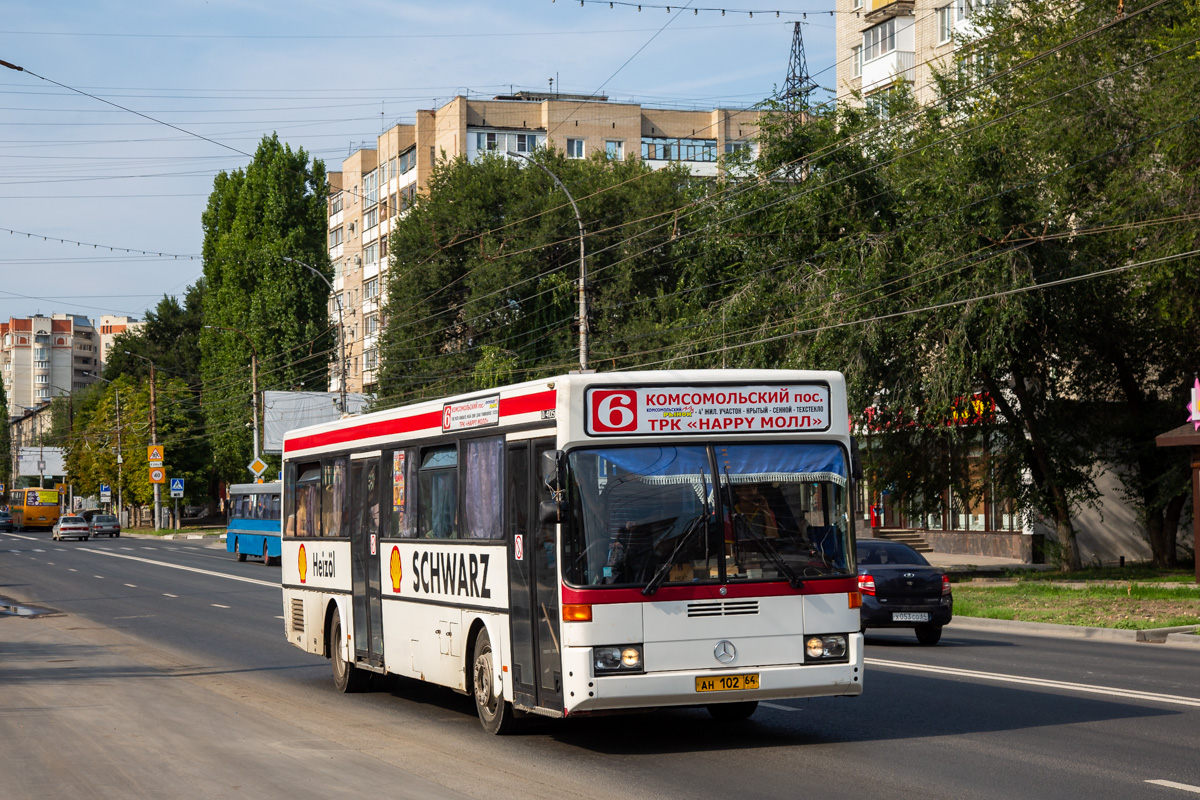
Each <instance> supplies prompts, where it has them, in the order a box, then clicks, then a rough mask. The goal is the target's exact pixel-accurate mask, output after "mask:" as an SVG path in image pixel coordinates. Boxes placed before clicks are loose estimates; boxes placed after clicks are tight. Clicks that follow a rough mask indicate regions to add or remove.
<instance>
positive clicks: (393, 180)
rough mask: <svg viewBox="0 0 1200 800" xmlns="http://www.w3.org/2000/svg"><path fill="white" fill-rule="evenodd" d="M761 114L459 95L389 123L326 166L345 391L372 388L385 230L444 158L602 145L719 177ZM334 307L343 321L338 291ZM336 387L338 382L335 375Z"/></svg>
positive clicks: (585, 151) (583, 151)
mask: <svg viewBox="0 0 1200 800" xmlns="http://www.w3.org/2000/svg"><path fill="white" fill-rule="evenodd" d="M758 116H759V113H758V112H757V111H750V110H744V109H722V108H717V109H712V110H706V111H682V110H673V109H652V108H644V107H642V106H641V105H639V104H637V103H610V102H608V101H607V100H606V99H605V98H596V97H590V96H574V95H555V94H534V93H527V92H518V93H516V94H512V95H505V96H501V97H496V98H493V99H491V100H476V99H470V98H466V97H461V96H460V97H455V98H454V99H452V100H450V101H449V102H448V103H446V104H445V105H443V106H441V107H440V108H438V109H436V110H432V111H418V112H417V118H416V122H415V123H408V124H398V125H395V126H393V127H392V128H390V129H388V130H387V131H385V132H384V133H382V134H381V135H380V136H379V137H378V138H377V140H376V142H375V147H374V148H369V147H364V148H361V149H359V150H357V151H355V152H354V153H351V154H350V155H349V156H348V157H347V158H346V159H345V160H344V161H343V162H342V169H341V172H331V173H329V259H330V261H331V262H332V263H333V267H334V283H333V287H334V295H335V296H336V295H340V298H341V302H342V313H343V326H344V334H345V342H346V348H345V351H346V365H345V374H346V376H347V377H346V388H347V390H348V391H352V392H368V393H369V392H372V391H373V390H374V387H375V383H376V380H377V374H378V369H379V349H378V337H379V329H380V326H381V324H382V321H381V319H380V311H381V305H382V299H383V293H384V291H385V287H384V278H385V275H386V272H387V260H388V233H389V232H390V230H391V226H392V220H393V219H394V218H395V217H396V216H398V215H400V214H403V213H404V212H405V210H406V209H407V208H408V207H409V205H411V204H412V202H413V199H414V198H415V197H416V195H417V193H418V192H421V191H423V190H424V188H425V186H426V185H427V183H428V181H429V177H430V175H431V173H432V170H433V167H434V165H435V164H436V163H437V161H438V160H439V159H441V158H453V157H456V156H466V157H467V158H468V159H472V160H473V159H475V158H478V157H479V156H480V155H481V154H483V153H486V152H488V151H494V152H499V153H505V152H508V151H513V152H517V153H529V152H532V151H533V150H535V149H537V148H539V147H547V146H550V147H554V148H555V149H557V150H559V151H563V152H565V153H566V154H567V156H568V157H570V158H589V157H591V156H592V155H593V154H596V153H604V154H605V155H606V156H607V157H608V158H611V159H614V160H624V159H628V158H640V159H642V160H644V161H645V162H646V163H647V164H649V165H651V166H652V167H656V168H658V167H663V166H666V165H667V164H670V163H672V162H676V163H682V164H685V165H686V166H687V167H688V168H689V169H691V171H692V172H693V174H696V175H700V176H716V175H717V174H718V171H719V169H720V156H721V154H723V153H729V152H733V151H734V150H737V149H740V148H753V147H754V146H755V145H754V144H753V139H754V136H755V134H756V133H757V121H758ZM329 310H330V317H331V318H332V319H335V320H336V319H337V316H338V312H337V304H336V300H335V298H333V297H331V298H330V308H329ZM330 388H331V390H336V389H337V388H338V376H337V375H336V374H335V375H334V376H333V377H332V379H331V386H330Z"/></svg>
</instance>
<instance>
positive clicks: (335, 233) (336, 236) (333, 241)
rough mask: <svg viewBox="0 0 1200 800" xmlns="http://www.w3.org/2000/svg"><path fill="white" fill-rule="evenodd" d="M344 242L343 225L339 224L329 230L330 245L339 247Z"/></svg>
mask: <svg viewBox="0 0 1200 800" xmlns="http://www.w3.org/2000/svg"><path fill="white" fill-rule="evenodd" d="M341 243H342V226H341V225H338V226H337V227H336V228H334V229H333V230H331V231H330V232H329V246H330V247H337V246H338V245H339V244H341Z"/></svg>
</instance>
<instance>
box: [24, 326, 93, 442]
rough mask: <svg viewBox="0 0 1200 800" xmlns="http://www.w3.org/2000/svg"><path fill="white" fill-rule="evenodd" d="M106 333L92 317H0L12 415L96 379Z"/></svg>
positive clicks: (47, 401)
mask: <svg viewBox="0 0 1200 800" xmlns="http://www.w3.org/2000/svg"><path fill="white" fill-rule="evenodd" d="M100 355H101V354H100V337H99V335H98V334H97V333H96V329H95V328H94V327H92V322H91V320H89V319H88V318H87V317H80V316H75V315H74V314H52V315H50V316H49V317H46V316H42V315H40V314H35V315H34V316H32V317H20V318H18V317H12V318H10V319H9V320H8V321H7V322H0V375H2V376H3V381H4V390H5V393H6V394H7V396H8V416H9V418H12V417H20V416H22V415H23V414H24V410H25V409H28V408H36V407H37V406H39V405H42V404H43V403H49V402H50V398H52V397H56V396H58V395H64V394H69V393H70V392H72V391H74V390H75V389H78V388H81V387H83V386H86V385H88V384H90V383H95V382H96V378H95V377H93V373H97V372H99V371H100Z"/></svg>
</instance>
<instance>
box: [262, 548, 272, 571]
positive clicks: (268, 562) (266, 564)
mask: <svg viewBox="0 0 1200 800" xmlns="http://www.w3.org/2000/svg"><path fill="white" fill-rule="evenodd" d="M263 566H264V567H269V566H271V556H270V555H269V554H268V553H267V543H266V542H263Z"/></svg>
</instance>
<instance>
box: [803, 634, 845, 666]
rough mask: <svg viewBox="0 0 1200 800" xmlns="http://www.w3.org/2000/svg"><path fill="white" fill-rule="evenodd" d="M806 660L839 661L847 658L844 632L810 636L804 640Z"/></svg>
mask: <svg viewBox="0 0 1200 800" xmlns="http://www.w3.org/2000/svg"><path fill="white" fill-rule="evenodd" d="M804 656H805V661H838V660H843V659H845V658H846V635H845V634H844V633H834V634H825V635H821V636H809V637H807V638H806V639H805V640H804Z"/></svg>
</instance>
